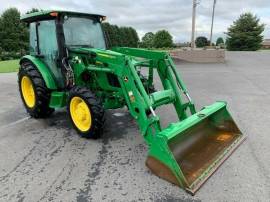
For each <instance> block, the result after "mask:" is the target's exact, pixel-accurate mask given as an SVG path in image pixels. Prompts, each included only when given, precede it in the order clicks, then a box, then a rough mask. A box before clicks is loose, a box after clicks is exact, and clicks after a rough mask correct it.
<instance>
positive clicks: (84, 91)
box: [67, 86, 105, 139]
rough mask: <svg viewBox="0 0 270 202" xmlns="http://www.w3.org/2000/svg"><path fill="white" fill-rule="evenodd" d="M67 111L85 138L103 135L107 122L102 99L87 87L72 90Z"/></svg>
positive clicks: (76, 87)
mask: <svg viewBox="0 0 270 202" xmlns="http://www.w3.org/2000/svg"><path fill="white" fill-rule="evenodd" d="M67 111H68V113H69V117H70V120H71V122H72V124H73V126H74V128H75V129H76V130H77V132H78V133H79V134H80V135H81V136H82V137H84V138H94V139H97V138H99V137H100V136H101V135H102V132H103V126H104V122H105V118H104V114H105V113H104V108H103V106H102V103H101V101H100V99H98V98H97V97H96V96H95V94H94V93H92V92H91V91H90V90H89V89H88V88H86V87H79V86H75V87H73V88H72V89H71V90H70V94H69V99H68V104H67Z"/></svg>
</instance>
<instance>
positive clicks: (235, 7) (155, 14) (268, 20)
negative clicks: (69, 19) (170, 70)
mask: <svg viewBox="0 0 270 202" xmlns="http://www.w3.org/2000/svg"><path fill="white" fill-rule="evenodd" d="M198 1H199V2H200V3H199V5H198V6H197V18H196V36H206V37H207V38H209V35H210V28H211V15H212V5H213V0H198ZM10 7H16V8H18V9H19V11H20V12H21V13H25V12H26V11H28V10H31V8H42V9H43V10H47V9H61V10H72V11H80V12H87V13H97V14H103V15H106V16H107V22H109V23H112V24H117V25H119V26H132V27H134V28H135V29H136V30H137V32H138V34H139V36H140V37H142V36H143V35H144V34H145V33H146V32H150V31H151V32H156V31H158V30H161V29H166V30H168V31H169V32H170V33H171V35H172V36H173V39H174V41H175V42H187V41H190V38H191V14H192V0H80V1H78V0H77V1H76V0H46V1H44V0H0V13H2V12H3V11H4V10H5V9H7V8H10ZM243 12H252V13H254V14H256V15H257V16H258V17H259V18H260V19H261V23H264V24H266V27H265V31H264V33H263V34H264V37H265V38H270V0H217V4H216V14H215V21H214V30H213V39H214V40H216V38H217V37H220V36H221V37H224V38H225V37H226V35H225V34H224V32H226V31H227V28H228V27H229V26H230V25H231V24H232V23H233V21H234V20H236V19H237V18H238V17H239V15H240V14H241V13H243Z"/></svg>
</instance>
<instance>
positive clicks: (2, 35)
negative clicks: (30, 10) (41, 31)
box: [0, 8, 28, 58]
mask: <svg viewBox="0 0 270 202" xmlns="http://www.w3.org/2000/svg"><path fill="white" fill-rule="evenodd" d="M0 39H1V48H2V50H3V53H5V54H6V53H7V55H9V56H8V57H10V58H14V57H20V56H21V55H24V54H25V52H26V50H27V49H28V29H27V27H26V24H24V23H22V22H20V12H19V11H18V10H17V9H16V8H9V9H7V10H5V11H4V12H3V14H2V16H1V23H0Z"/></svg>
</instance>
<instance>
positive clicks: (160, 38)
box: [153, 30, 173, 48]
mask: <svg viewBox="0 0 270 202" xmlns="http://www.w3.org/2000/svg"><path fill="white" fill-rule="evenodd" d="M153 44H154V47H155V48H170V47H172V46H173V40H172V36H171V35H170V33H169V32H168V31H166V30H160V31H158V32H157V33H156V34H155V37H154V40H153Z"/></svg>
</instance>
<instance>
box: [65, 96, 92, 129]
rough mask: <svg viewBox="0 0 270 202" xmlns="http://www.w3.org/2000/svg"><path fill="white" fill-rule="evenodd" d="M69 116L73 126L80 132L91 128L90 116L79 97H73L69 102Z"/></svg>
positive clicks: (85, 105)
mask: <svg viewBox="0 0 270 202" xmlns="http://www.w3.org/2000/svg"><path fill="white" fill-rule="evenodd" d="M70 115H71V118H72V121H73V122H74V124H75V126H76V127H77V128H78V129H79V130H80V131H82V132H86V131H88V130H89V129H90V128H91V125H92V116H91V111H90V109H89V107H88V105H87V104H86V102H85V101H84V100H83V99H82V98H80V97H77V96H75V97H73V98H72V99H71V101H70Z"/></svg>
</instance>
